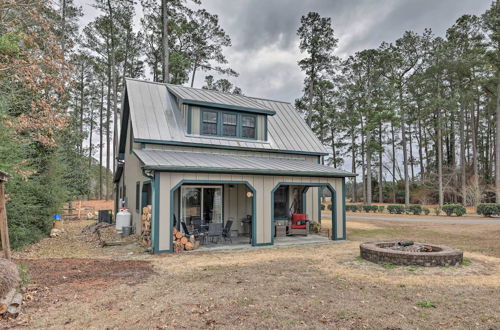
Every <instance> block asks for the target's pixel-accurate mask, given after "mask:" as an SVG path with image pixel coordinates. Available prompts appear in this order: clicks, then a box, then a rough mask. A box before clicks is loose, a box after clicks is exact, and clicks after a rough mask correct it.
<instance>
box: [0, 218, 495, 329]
mask: <svg viewBox="0 0 500 330" xmlns="http://www.w3.org/2000/svg"><path fill="white" fill-rule="evenodd" d="M83 225H84V223H83V222H82V223H73V224H71V226H70V228H68V234H67V235H66V236H65V237H63V238H58V239H52V241H50V239H47V240H44V241H43V242H41V243H39V244H38V245H35V246H34V247H32V248H31V249H29V250H28V251H26V252H19V253H16V258H17V261H18V262H20V263H22V264H23V265H25V267H27V269H28V273H29V276H30V281H31V283H32V286H33V289H32V291H31V292H32V300H30V301H28V302H27V304H26V305H25V308H24V310H23V311H24V314H23V315H22V316H21V317H20V318H19V319H18V320H16V321H9V322H5V321H4V323H3V324H4V325H5V326H15V325H17V326H26V327H29V328H45V327H53V328H68V329H70V328H71V329H73V328H120V329H127V328H129V329H135V328H156V327H158V328H201V327H213V328H226V329H234V328H304V327H308V328H328V329H332V328H375V329H384V328H391V329H395V328H402V329H415V328H420V329H436V328H480V329H495V328H500V309H499V306H500V243H499V238H500V226H498V225H451V224H429V223H425V224H417V223H397V222H390V223H389V222H382V221H377V222H370V221H349V222H348V230H347V235H348V238H349V241H345V242H338V243H332V244H328V245H318V246H295V247H289V248H262V249H254V250H250V251H239V252H224V253H205V252H204V253H184V254H179V255H173V254H170V255H162V256H151V255H147V254H144V253H140V252H139V251H138V250H137V249H134V248H130V247H129V248H128V249H126V250H125V249H124V248H123V247H121V248H122V249H123V250H121V249H114V250H106V249H101V248H98V247H96V246H95V245H94V244H93V243H92V242H91V241H88V240H87V241H85V240H83V239H82V237H80V236H79V235H78V234H77V233H78V231H79V230H80V229H81V228H82V227H83ZM386 238H390V239H397V238H401V239H402V238H404V239H414V240H418V241H427V242H432V243H436V244H446V245H450V246H452V247H458V248H461V249H463V250H464V251H465V258H466V265H463V266H459V267H445V268H423V267H400V266H393V265H376V264H372V263H370V262H367V261H364V260H362V259H360V258H359V257H358V255H359V243H360V242H362V241H367V240H378V239H386ZM49 243H50V244H51V245H52V247H51V248H47V247H46V246H45V245H46V244H49ZM58 244H59V248H57V247H55V246H54V245H58ZM66 247H67V248H66ZM41 250H43V251H44V253H43V255H42V254H40V253H39V251H41ZM77 250H78V251H77ZM47 257H48V258H49V259H47ZM61 257H64V258H62V259H61ZM1 326H2V323H0V327H1Z"/></svg>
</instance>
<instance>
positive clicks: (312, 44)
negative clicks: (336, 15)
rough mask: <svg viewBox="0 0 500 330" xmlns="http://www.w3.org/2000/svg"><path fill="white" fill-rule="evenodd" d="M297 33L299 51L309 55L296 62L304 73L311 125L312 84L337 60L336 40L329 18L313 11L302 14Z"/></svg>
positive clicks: (309, 122) (307, 113)
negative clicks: (335, 51)
mask: <svg viewBox="0 0 500 330" xmlns="http://www.w3.org/2000/svg"><path fill="white" fill-rule="evenodd" d="M297 35H298V36H299V39H300V44H299V49H300V51H301V52H306V53H307V54H308V55H309V56H308V57H306V58H303V59H302V60H300V61H299V62H298V64H299V67H300V69H301V70H302V71H304V72H305V74H306V78H305V80H304V94H306V95H307V97H308V105H307V109H306V122H307V124H308V125H309V126H310V127H311V126H312V120H313V111H314V109H313V103H314V99H313V98H314V90H315V89H314V85H315V84H316V82H317V80H318V79H320V77H321V75H322V74H324V73H325V72H326V71H329V70H332V69H333V66H334V64H335V63H336V61H337V58H336V57H335V56H334V55H333V51H334V50H335V47H336V46H337V42H338V40H337V39H336V38H335V36H334V32H333V28H332V23H331V18H329V17H321V16H320V15H319V14H318V13H315V12H309V13H308V14H307V15H305V16H302V18H301V19H300V27H299V29H298V30H297Z"/></svg>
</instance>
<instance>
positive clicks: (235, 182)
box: [155, 180, 258, 253]
mask: <svg viewBox="0 0 500 330" xmlns="http://www.w3.org/2000/svg"><path fill="white" fill-rule="evenodd" d="M183 184H214V185H215V184H217V185H224V184H244V185H245V186H246V187H247V188H248V189H249V190H250V191H251V192H252V193H253V197H252V246H258V245H257V242H256V240H257V238H256V236H255V235H256V233H257V228H256V227H257V221H256V218H255V213H256V212H255V211H256V209H257V207H256V203H257V202H256V196H257V192H256V190H255V188H254V187H253V186H252V185H251V184H250V183H249V182H248V181H231V180H181V181H180V182H179V183H177V184H176V185H175V186H174V187H172V188H171V189H170V233H172V230H173V225H174V208H173V207H172V205H174V192H175V191H176V190H177V189H178V188H179V187H180V186H182V185H183ZM223 199H224V198H223ZM179 222H180V220H179ZM172 251H173V240H172V239H171V240H170V249H169V250H166V251H159V252H172ZM155 253H157V252H155Z"/></svg>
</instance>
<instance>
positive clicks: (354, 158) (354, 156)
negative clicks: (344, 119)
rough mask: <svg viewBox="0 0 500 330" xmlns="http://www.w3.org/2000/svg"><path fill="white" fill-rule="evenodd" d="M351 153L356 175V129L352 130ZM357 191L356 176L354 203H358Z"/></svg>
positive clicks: (353, 194) (353, 182)
mask: <svg viewBox="0 0 500 330" xmlns="http://www.w3.org/2000/svg"><path fill="white" fill-rule="evenodd" d="M351 153H352V164H351V169H352V173H354V174H356V136H355V133H354V127H353V128H352V130H351ZM356 189H357V184H356V177H355V176H354V177H353V178H352V201H353V203H356V202H357V192H356Z"/></svg>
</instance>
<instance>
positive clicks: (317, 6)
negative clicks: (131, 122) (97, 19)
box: [76, 0, 491, 102]
mask: <svg viewBox="0 0 500 330" xmlns="http://www.w3.org/2000/svg"><path fill="white" fill-rule="evenodd" d="M158 1H160V0H158ZM76 2H77V3H79V4H80V5H82V6H83V7H84V10H85V14H86V16H85V17H84V18H83V23H85V22H88V21H90V20H92V19H93V16H94V15H95V10H94V9H93V8H91V7H90V6H89V3H91V2H92V1H90V0H76ZM490 4H491V1H490V0H202V5H201V6H202V7H204V8H206V9H207V10H208V11H209V12H211V13H214V14H217V15H218V16H219V20H220V24H221V26H222V27H223V28H224V29H225V30H226V32H227V33H228V34H229V35H230V37H231V40H232V44H233V46H232V47H231V48H227V49H226V50H225V54H226V56H227V58H228V60H229V65H230V66H231V67H232V68H233V69H235V70H236V71H237V72H239V74H240V76H239V77H238V78H231V81H233V82H234V83H235V84H236V85H238V86H240V87H241V88H242V89H243V92H244V93H245V94H246V95H249V96H257V97H263V98H271V99H278V100H283V101H290V102H293V100H294V99H295V98H297V97H299V96H300V94H301V89H302V83H303V79H304V76H303V74H302V73H301V71H300V70H299V68H298V66H297V61H298V60H299V59H300V58H301V57H302V56H304V55H303V54H301V53H300V52H299V50H298V39H297V36H296V31H297V28H298V26H299V21H300V17H301V16H302V15H305V14H307V13H308V12H309V11H317V12H318V13H319V14H320V15H321V16H324V17H331V18H332V24H333V29H334V31H335V36H336V37H337V38H338V39H339V44H338V48H337V50H336V53H337V55H338V56H341V57H345V56H348V55H350V54H352V53H354V52H356V51H359V50H363V49H366V48H376V47H378V46H379V45H380V43H381V42H382V41H387V42H392V41H394V40H395V39H397V38H399V37H400V36H401V35H402V34H403V32H404V31H406V30H413V31H416V32H418V33H422V32H423V30H424V28H426V27H429V28H431V29H432V30H433V31H434V33H435V34H437V35H444V33H445V32H446V29H447V28H448V27H450V26H451V25H453V23H454V22H455V20H456V19H457V18H458V17H460V16H461V15H463V14H477V15H479V14H482V13H483V12H484V11H486V10H487V9H488V8H489V7H490ZM138 15H142V12H141V11H140V10H139V12H138ZM203 76H204V75H202V74H199V75H198V77H199V80H197V81H196V82H195V87H201V86H202V83H203V82H202V79H203Z"/></svg>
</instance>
